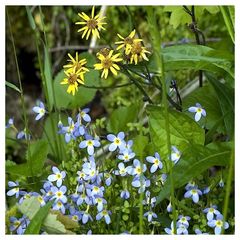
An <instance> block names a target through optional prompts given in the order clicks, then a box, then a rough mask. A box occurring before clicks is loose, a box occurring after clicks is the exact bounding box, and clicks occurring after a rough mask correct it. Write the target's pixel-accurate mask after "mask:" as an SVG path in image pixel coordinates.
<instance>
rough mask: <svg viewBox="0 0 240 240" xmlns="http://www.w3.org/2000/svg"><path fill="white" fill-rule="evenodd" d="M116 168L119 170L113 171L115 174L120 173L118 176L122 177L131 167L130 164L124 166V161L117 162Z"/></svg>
mask: <svg viewBox="0 0 240 240" xmlns="http://www.w3.org/2000/svg"><path fill="white" fill-rule="evenodd" d="M118 169H119V170H116V171H114V173H115V175H120V176H122V177H124V176H126V175H127V172H128V171H129V169H132V168H131V167H130V166H128V167H125V166H124V163H122V162H120V163H119V164H118Z"/></svg>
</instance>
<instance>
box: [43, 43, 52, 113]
mask: <svg viewBox="0 0 240 240" xmlns="http://www.w3.org/2000/svg"><path fill="white" fill-rule="evenodd" d="M44 76H45V81H46V88H47V94H48V98H49V103H50V109H49V111H51V110H52V107H53V99H54V98H53V94H54V93H53V91H54V90H53V79H52V66H51V61H50V57H49V53H48V48H47V47H46V46H45V45H44Z"/></svg>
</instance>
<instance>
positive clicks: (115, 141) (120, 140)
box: [107, 132, 126, 152]
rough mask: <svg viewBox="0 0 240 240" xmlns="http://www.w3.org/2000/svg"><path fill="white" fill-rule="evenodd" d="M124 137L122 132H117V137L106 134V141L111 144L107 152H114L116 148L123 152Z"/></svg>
mask: <svg viewBox="0 0 240 240" xmlns="http://www.w3.org/2000/svg"><path fill="white" fill-rule="evenodd" d="M124 137H125V134H124V132H119V133H118V135H117V136H115V135H113V134H108V135H107V139H108V141H110V142H112V143H111V144H110V145H109V148H108V149H109V151H110V152H114V151H115V150H116V149H117V148H119V150H123V149H124V148H125V144H126V143H125V141H124Z"/></svg>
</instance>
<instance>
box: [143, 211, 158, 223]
mask: <svg viewBox="0 0 240 240" xmlns="http://www.w3.org/2000/svg"><path fill="white" fill-rule="evenodd" d="M143 216H144V217H147V218H148V222H152V220H153V218H157V214H156V213H154V212H153V211H148V212H145V213H144V214H143Z"/></svg>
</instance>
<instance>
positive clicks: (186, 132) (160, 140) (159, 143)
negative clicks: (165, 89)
mask: <svg viewBox="0 0 240 240" xmlns="http://www.w3.org/2000/svg"><path fill="white" fill-rule="evenodd" d="M147 112H148V115H149V120H148V121H149V130H150V136H151V140H152V142H153V144H154V145H155V147H156V151H157V152H158V153H159V154H160V156H161V158H163V159H169V158H168V149H167V144H166V142H167V132H166V129H165V118H164V111H163V109H162V108H161V107H158V106H154V105H149V106H148V107H147ZM169 128H170V138H171V145H174V146H176V147H177V148H178V149H179V150H180V151H183V150H184V149H185V148H186V147H187V146H188V145H189V144H200V145H203V144H204V140H205V136H204V130H203V129H202V128H201V127H200V126H199V125H198V124H197V123H196V122H195V121H194V120H193V119H191V118H190V117H188V116H187V115H186V114H184V113H181V112H177V111H174V110H169Z"/></svg>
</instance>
